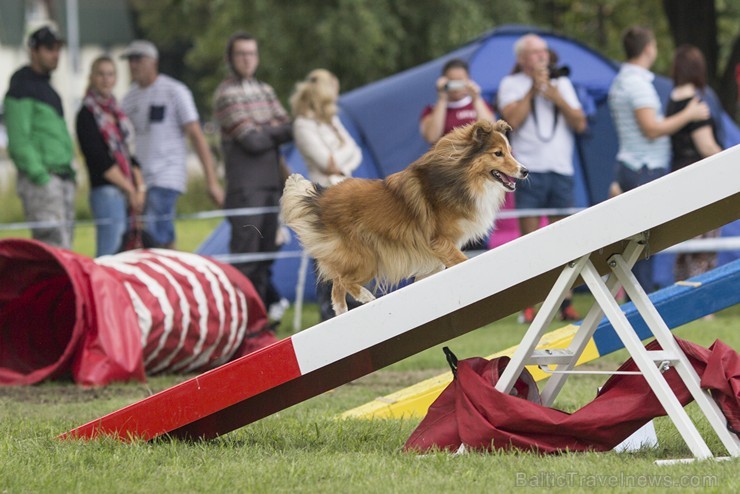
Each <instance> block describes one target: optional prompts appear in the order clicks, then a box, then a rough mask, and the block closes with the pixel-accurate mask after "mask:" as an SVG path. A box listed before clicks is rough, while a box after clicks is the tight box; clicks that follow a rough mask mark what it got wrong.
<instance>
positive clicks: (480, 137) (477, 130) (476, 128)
mask: <svg viewBox="0 0 740 494" xmlns="http://www.w3.org/2000/svg"><path fill="white" fill-rule="evenodd" d="M491 134H493V124H492V123H491V122H489V121H488V120H478V121H477V122H475V123H474V124H473V132H472V136H471V137H472V140H473V142H475V143H476V144H479V145H483V144H485V143H487V142H488V140H489V139H490V137H491Z"/></svg>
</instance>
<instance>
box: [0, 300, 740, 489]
mask: <svg viewBox="0 0 740 494" xmlns="http://www.w3.org/2000/svg"><path fill="white" fill-rule="evenodd" d="M576 303H577V305H578V307H579V309H581V310H585V309H586V306H587V305H588V304H590V297H589V296H587V295H581V296H578V297H577V299H576ZM308 310H309V312H311V313H312V314H309V316H308V317H307V318H306V320H315V317H316V316H315V311H316V308H315V307H313V306H309V307H308ZM286 320H290V314H288V317H287V318H286ZM738 321H740V308H738V307H734V308H731V309H728V310H726V311H723V312H722V313H720V314H718V316H717V317H716V318H715V319H714V320H711V321H703V320H702V321H696V322H694V323H691V324H688V325H686V326H684V327H682V328H679V329H678V330H677V331H676V333H677V334H678V335H680V336H681V337H684V338H687V339H689V340H692V341H695V342H698V343H700V344H703V345H709V344H711V342H712V341H714V340H715V339H717V338H719V339H722V340H723V341H725V342H727V343H728V344H730V345H732V346H733V348H738V347H739V346H740V334H739V333H738V331H737V325H738ZM523 331H524V329H523V328H522V326H520V325H518V324H516V322H515V318H514V316H510V317H508V318H506V319H504V320H502V321H499V322H497V323H494V324H492V325H489V326H486V327H484V328H481V329H479V330H476V331H474V332H472V333H469V334H467V335H464V336H461V337H459V338H456V339H455V340H452V341H451V342H448V343H447V344H448V345H449V346H450V347H451V348H452V349H453V350H454V351H455V352H456V353H457V355H458V356H459V357H460V358H466V357H470V356H479V355H480V356H482V355H486V354H488V353H492V352H493V351H495V350H498V349H501V348H505V347H507V346H509V345H512V344H515V343H517V342H518V341H519V338H520V337H521V335H522V333H523ZM280 335H281V336H288V335H289V330H288V328H287V324H284V325H283V327H281V328H280ZM625 358H626V355H625V353H624V351H621V352H617V353H615V354H612V355H609V356H606V357H604V358H602V359H600V360H599V361H598V362H596V363H595V366H596V367H598V368H602V369H605V368H609V369H613V368H615V367H616V366H617V365H618V364H619V363H621V362H622V361H623V360H624V359H625ZM445 370H446V364H445V360H444V356H443V354H442V352H441V350H440V347H439V346H438V347H435V348H432V349H429V350H427V351H424V352H421V353H419V354H417V355H415V356H413V357H410V358H408V359H405V360H403V361H401V362H398V363H396V364H394V365H391V366H389V367H387V368H386V369H383V370H381V371H378V372H376V373H374V374H371V375H369V376H366V377H364V378H362V379H358V380H356V381H354V382H351V383H348V384H346V385H344V386H341V387H339V388H337V389H334V390H332V391H330V392H328V393H325V394H323V395H321V396H318V397H316V398H313V399H311V400H308V401H306V402H304V403H301V404H298V405H296V406H294V407H292V408H290V409H288V410H285V411H282V412H280V413H277V414H274V415H272V416H270V417H267V418H265V419H263V420H261V421H258V422H256V423H254V424H250V425H248V426H246V427H243V428H241V429H238V430H236V431H233V432H231V433H229V434H226V435H225V436H223V437H221V438H218V439H216V440H213V441H208V442H194V443H191V442H183V441H170V440H161V441H154V442H151V443H145V442H134V443H131V444H122V443H119V442H116V441H113V440H109V439H102V440H96V441H91V442H85V441H60V440H58V439H56V436H57V435H58V434H60V433H61V432H64V431H67V430H69V429H71V428H73V427H75V426H77V425H80V424H82V423H85V422H87V421H90V420H93V419H95V418H97V417H99V416H101V415H104V414H106V413H109V412H111V411H114V410H117V409H119V408H121V407H123V406H125V405H127V404H129V403H132V402H135V401H138V400H140V399H142V398H144V397H146V396H148V395H150V394H151V393H154V392H157V391H160V390H162V389H166V388H168V387H170V386H172V385H174V384H176V383H177V382H180V381H182V380H184V379H186V378H188V377H191V376H159V377H152V378H150V379H149V381H148V382H147V383H146V384H139V383H130V384H115V385H111V386H108V387H106V388H102V389H82V388H79V387H77V386H75V385H73V384H71V383H45V384H41V385H38V386H32V387H17V388H0V492H3V493H5V492H10V493H13V492H126V493H130V492H142V493H143V492H155V491H156V492H163V493H167V492H178V493H179V492H209V493H214V492H363V493H365V492H399V493H408V492H442V491H447V490H455V491H461V492H469V491H473V490H474V489H475V490H476V491H478V490H488V491H490V492H501V491H504V490H508V489H512V488H517V487H527V488H530V489H536V490H543V489H544V490H545V491H548V492H550V491H552V492H586V491H592V490H594V488H599V487H604V488H608V490H609V491H614V492H623V491H628V490H631V489H630V488H631V487H639V486H652V487H650V488H649V491H650V492H655V491H668V490H673V489H675V488H676V487H703V488H704V490H706V491H708V492H737V491H738V489H740V477H739V476H738V468H737V461H731V462H702V463H696V464H688V465H674V466H670V467H668V466H656V465H654V463H653V461H654V460H655V459H661V458H683V457H689V456H690V452H689V450H688V448H687V447H686V446H685V444H684V443H683V441H682V439H681V437H680V436H679V435H678V432H677V431H676V430H675V428H674V427H673V425H672V424H671V423H670V421H668V420H667V419H665V418H659V419H656V420H655V424H656V429H657V433H658V437H659V441H660V447H659V448H658V449H657V450H643V451H640V452H636V453H628V454H627V453H622V454H617V453H588V454H562V455H557V456H547V457H539V456H535V455H532V454H525V453H490V454H478V453H474V454H466V455H462V456H452V455H449V454H445V453H436V454H431V455H426V456H417V455H413V454H407V453H403V452H402V451H401V447H402V446H403V443H404V442H405V441H406V439H407V438H408V436H409V435H410V434H411V432H412V431H413V429H414V428H415V427H416V425H417V424H418V420H372V421H367V420H338V419H337V418H336V417H337V415H338V414H340V413H342V412H344V411H345V410H348V409H350V408H353V407H356V406H359V405H361V404H363V403H366V402H368V401H370V400H372V399H373V398H375V397H377V396H382V395H385V394H388V393H390V392H392V391H395V390H397V389H399V388H401V387H405V386H407V385H410V384H413V383H416V382H418V381H419V380H421V379H424V378H427V377H431V376H433V375H436V374H438V373H440V372H444V371H445ZM603 381H604V378H603V376H574V377H572V378H571V379H570V380H569V381H568V383H567V384H566V386H565V388H564V390H563V392H562V393H561V395H560V397H559V399H558V401H557V403H556V404H555V406H556V407H558V408H561V409H563V410H566V411H573V410H575V409H577V408H578V407H580V406H582V405H583V404H584V403H586V402H587V401H589V400H590V399H592V398H593V397H594V394H595V391H596V389H597V387H598V386H599V385H601V384H602V383H603ZM688 410H689V413H690V414H691V415H692V416H693V417H696V416H697V409H696V407H695V406H694V405H689V407H688ZM699 426H700V430H702V432H703V434H704V436H705V437H706V438H707V439H708V442H709V445H710V447H711V448H712V450H713V451H715V452H720V453H723V450H722V446H721V445H720V443H719V441H718V440H717V439H716V438H715V437H714V435H713V434H712V433H711V432H710V431H709V429H708V425H706V424H705V423H704V422H703V421H699Z"/></svg>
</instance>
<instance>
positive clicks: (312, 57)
mask: <svg viewBox="0 0 740 494" xmlns="http://www.w3.org/2000/svg"><path fill="white" fill-rule="evenodd" d="M683 1H685V0H664V1H663V2H660V1H658V0H647V1H637V0H596V1H585V0H584V1H579V0H519V1H517V2H512V1H510V0H426V1H424V2H419V1H418V0H238V1H237V0H132V5H133V7H134V11H135V15H136V21H137V26H138V28H139V35H141V36H144V37H147V38H148V39H151V40H152V41H154V42H155V43H157V45H158V46H159V47H160V50H161V52H162V57H161V59H162V60H161V62H160V65H161V69H162V71H163V72H165V73H168V74H171V75H173V76H175V77H177V78H179V79H181V80H183V81H184V82H185V83H187V84H188V85H189V86H190V87H191V88H192V89H193V91H194V93H195V95H196V100H197V102H198V105H199V107H200V109H201V111H202V114H203V115H210V112H211V96H212V94H213V91H214V90H215V88H216V86H217V85H218V83H219V81H220V80H221V79H222V78H223V77H225V75H226V72H227V70H226V64H225V62H224V48H225V44H226V40H227V39H228V37H229V36H230V35H231V34H232V33H233V32H235V31H246V32H249V33H251V34H252V35H253V36H255V38H257V39H258V41H259V46H260V58H261V62H260V68H259V70H258V73H257V76H258V77H259V78H260V79H262V80H265V81H267V82H269V83H270V84H271V85H272V86H273V87H274V88H275V90H276V91H277V93H278V95H279V96H280V98H281V99H282V100H283V101H284V102H285V101H287V99H288V97H289V95H290V93H291V91H292V90H293V87H294V85H295V83H296V81H299V80H301V79H303V77H304V76H305V75H306V74H307V73H308V72H309V71H310V70H312V69H314V68H317V67H323V68H327V69H329V70H331V71H332V72H334V73H335V74H337V76H338V77H339V80H340V81H341V83H342V90H343V91H347V90H349V89H352V88H355V87H358V86H362V85H364V84H367V83H369V82H372V81H375V80H378V79H380V78H383V77H386V76H388V75H391V74H394V73H396V72H399V71H402V70H404V69H407V68H409V67H413V66H415V65H418V64H420V63H423V62H426V61H428V60H431V59H433V58H436V57H438V56H440V55H442V54H444V53H447V52H449V51H451V50H453V49H454V48H457V47H459V46H461V45H462V44H464V43H466V42H469V41H471V40H472V39H474V38H476V37H477V36H479V35H481V34H483V33H485V32H486V31H489V30H490V29H492V28H495V27H496V26H500V25H503V24H530V25H536V26H543V27H546V28H550V29H552V30H554V31H555V32H559V33H563V34H566V35H568V36H570V37H572V38H575V39H577V40H580V41H582V42H584V43H586V44H587V45H589V46H590V47H592V48H594V49H596V50H597V51H600V52H601V53H603V54H605V55H606V56H607V57H610V58H613V59H615V60H622V58H623V55H622V48H621V43H620V35H621V32H622V31H623V30H624V28H626V27H627V26H630V25H632V24H641V25H645V26H647V27H650V28H651V29H653V31H654V32H655V33H656V37H657V39H658V49H659V58H658V60H657V61H656V64H655V66H654V67H653V69H654V70H655V71H656V72H658V73H663V74H667V73H668V70H669V68H670V63H671V55H672V51H673V47H674V39H675V38H676V36H675V33H672V32H671V29H672V28H674V29H676V28H677V27H676V26H675V25H670V24H669V22H668V18H667V16H666V12H670V9H671V7H674V6H675V5H673V4H678V2H683ZM700 1H702V2H705V3H706V4H711V5H712V7H713V9H714V11H715V18H714V19H707V20H706V21H707V22H708V24H707V25H709V26H710V27H711V25H710V24H711V23H714V25H715V29H716V38H717V43H716V45H715V46H717V47H718V53H716V54H713V55H714V57H715V58H716V60H717V67H716V71H717V72H716V74H710V80H718V79H720V78H721V77H720V75H721V74H722V73H723V71H725V70H726V69H728V70H729V69H730V67H728V65H730V64H729V63H728V62H726V61H725V60H726V59H727V58H729V57H730V51H731V50H732V45H733V41H734V40H735V39H736V38H738V36H740V5H738V4H737V2H733V1H732V0H715V1H712V0H706V1H705V0H700ZM672 34H673V36H672ZM679 39H680V38H679ZM708 58H711V57H708ZM732 67H734V65H733V66H732ZM733 70H734V69H733Z"/></svg>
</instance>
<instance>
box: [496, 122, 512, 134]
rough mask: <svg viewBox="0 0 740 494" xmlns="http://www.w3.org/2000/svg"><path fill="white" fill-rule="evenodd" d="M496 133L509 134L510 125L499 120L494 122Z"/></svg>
mask: <svg viewBox="0 0 740 494" xmlns="http://www.w3.org/2000/svg"><path fill="white" fill-rule="evenodd" d="M496 132H501V133H502V134H506V133H507V132H511V125H509V124H508V123H507V122H506V121H505V120H499V121H498V122H496Z"/></svg>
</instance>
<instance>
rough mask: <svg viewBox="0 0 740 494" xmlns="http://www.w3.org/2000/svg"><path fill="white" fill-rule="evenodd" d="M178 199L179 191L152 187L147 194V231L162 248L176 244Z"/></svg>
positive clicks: (145, 208)
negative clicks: (176, 207)
mask: <svg viewBox="0 0 740 494" xmlns="http://www.w3.org/2000/svg"><path fill="white" fill-rule="evenodd" d="M178 197H180V193H179V192H178V191H176V190H174V189H166V188H164V187H150V188H149V190H148V191H147V193H146V206H145V207H144V216H145V217H146V218H145V229H146V231H147V232H149V234H150V235H151V236H152V238H153V239H154V241H155V242H156V243H157V245H159V246H161V247H173V246H174V244H175V206H176V205H177V198H178Z"/></svg>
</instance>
